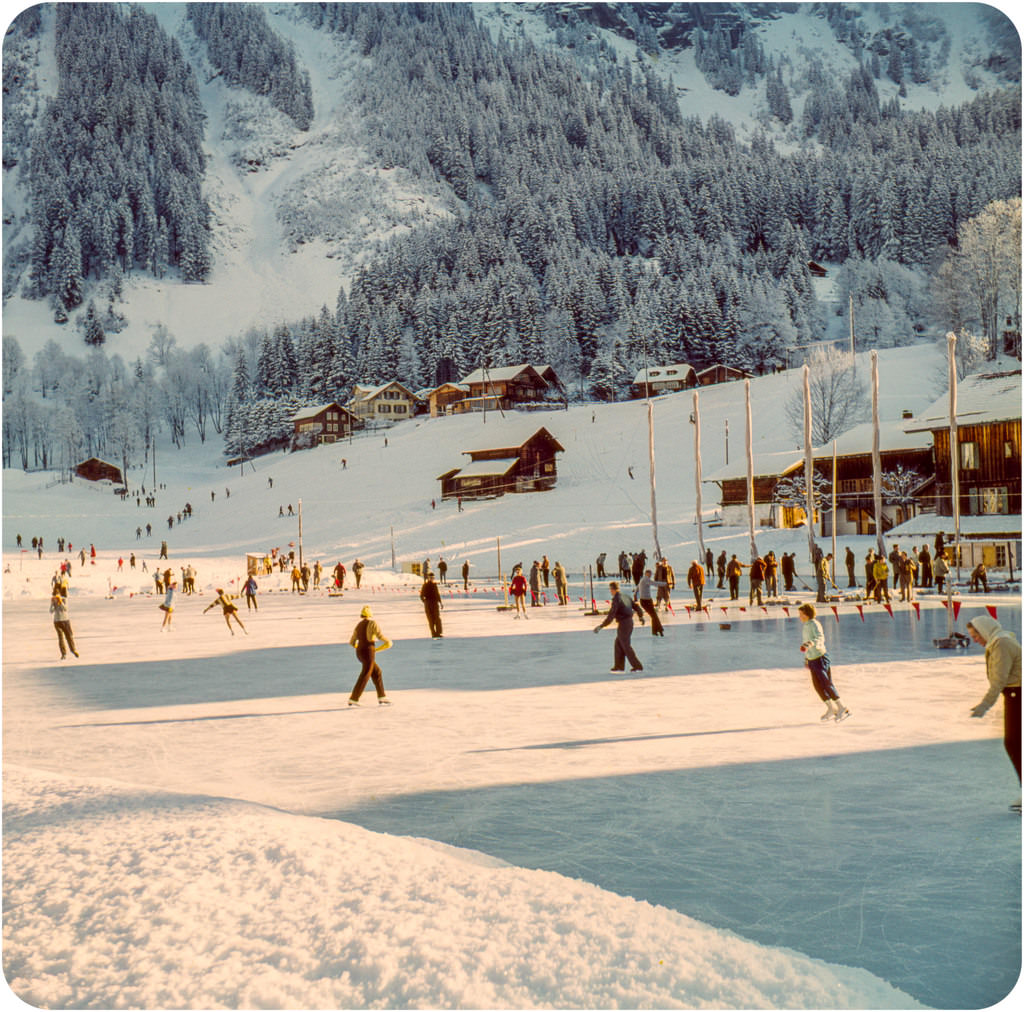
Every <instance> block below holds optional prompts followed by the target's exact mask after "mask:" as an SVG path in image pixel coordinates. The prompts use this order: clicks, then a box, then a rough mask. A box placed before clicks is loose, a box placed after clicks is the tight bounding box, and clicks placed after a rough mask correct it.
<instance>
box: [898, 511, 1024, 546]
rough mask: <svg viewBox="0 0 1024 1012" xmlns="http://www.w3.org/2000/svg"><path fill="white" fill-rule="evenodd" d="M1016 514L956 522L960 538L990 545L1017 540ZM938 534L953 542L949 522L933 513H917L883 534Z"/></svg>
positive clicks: (993, 514)
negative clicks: (990, 541)
mask: <svg viewBox="0 0 1024 1012" xmlns="http://www.w3.org/2000/svg"><path fill="white" fill-rule="evenodd" d="M1020 526H1021V525H1020V514H1019V513H1017V514H1003V513H986V514H984V515H981V516H965V517H961V518H960V536H961V537H962V538H970V539H971V540H978V539H979V538H985V539H989V540H993V541H1004V540H1007V539H1015V540H1018V539H1019V538H1020ZM939 531H942V532H943V533H944V534H945V535H946V541H947V542H949V541H952V540H953V518H952V517H949V516H939V514H937V513H921V514H919V515H918V516H916V517H913V518H911V519H910V520H904V521H903V523H901V524H900V525H899V526H898V527H893V528H891V529H890V530H888V531H886V534H885V536H886V538H892V539H896V538H934V537H935V535H936V534H938V533H939Z"/></svg>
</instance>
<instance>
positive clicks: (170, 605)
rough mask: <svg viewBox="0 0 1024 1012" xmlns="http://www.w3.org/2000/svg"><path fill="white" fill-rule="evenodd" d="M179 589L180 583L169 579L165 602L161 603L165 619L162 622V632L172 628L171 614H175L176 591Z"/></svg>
mask: <svg viewBox="0 0 1024 1012" xmlns="http://www.w3.org/2000/svg"><path fill="white" fill-rule="evenodd" d="M177 589H178V584H177V583H175V581H174V580H168V581H167V589H166V591H165V593H164V600H163V604H161V605H160V610H161V611H162V612H163V613H164V620H163V622H161V623H160V631H161V632H163V631H164V630H165V629H170V628H171V616H172V615H173V614H174V592H175V591H176V590H177Z"/></svg>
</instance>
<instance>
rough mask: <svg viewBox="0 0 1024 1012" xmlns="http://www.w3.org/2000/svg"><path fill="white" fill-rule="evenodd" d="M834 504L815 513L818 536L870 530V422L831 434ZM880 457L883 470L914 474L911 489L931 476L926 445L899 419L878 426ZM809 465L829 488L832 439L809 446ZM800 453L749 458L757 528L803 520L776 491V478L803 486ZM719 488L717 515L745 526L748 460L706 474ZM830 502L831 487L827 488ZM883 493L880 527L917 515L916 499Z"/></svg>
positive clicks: (801, 509) (872, 519)
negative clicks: (833, 508)
mask: <svg viewBox="0 0 1024 1012" xmlns="http://www.w3.org/2000/svg"><path fill="white" fill-rule="evenodd" d="M835 442H836V447H835V450H836V508H837V511H838V515H837V516H836V517H835V518H834V521H833V518H832V516H831V510H829V511H823V512H822V514H820V515H818V516H815V518H814V520H815V522H816V523H820V524H821V532H822V534H823V535H826V534H831V533H832V524H833V522H835V524H836V533H837V534H874V533H875V507H874V466H873V463H872V459H871V442H872V426H871V424H870V423H864V424H863V425H857V426H854V428H852V429H850V430H849V431H848V432H845V433H843V435H841V436H839V437H838V438H837V439H836V441H835ZM879 442H880V457H881V464H882V471H883V473H885V472H895V471H896V470H897V469H898V468H903V470H904V471H905V472H907V473H908V474H911V475H916V476H917V478H916V479H915V491H919V490H923V489H924V488H926V487H927V486H928V485H929V483H930V481H931V479H932V476H933V471H932V460H931V456H932V455H931V446H930V443H929V440H927V439H923V438H922V437H921V435H920V433H908V432H906V431H904V428H903V422H902V420H900V421H889V422H885V423H883V424H882V425H881V427H880V432H879ZM814 470H815V471H816V472H817V473H819V474H821V475H823V476H824V478H825V479H826V481H827V482H828V486H829V489H830V490H831V483H832V444H831V443H829V444H828V445H827V446H819V447H815V449H814ZM803 474H804V457H803V453H802V452H800V451H799V450H791V451H786V452H783V453H769V454H760V455H757V456H755V457H754V522H755V523H756V524H758V525H759V526H762V527H783V528H787V527H799V526H802V525H803V524H804V523H806V521H807V513H806V510H805V508H804V506H803V505H802V504H801V505H787V504H786V503H785V502H783V501H780V499H779V497H778V496H777V494H776V488H777V486H778V483H779V482H780V481H782V480H783V479H789V480H790V481H791V482H795V483H797V485H798V487H800V488H802V487H803ZM706 481H708V482H709V483H713V484H716V485H718V486H719V487H720V488H721V490H722V497H721V514H722V521H723V523H725V524H729V525H737V526H745V525H746V524H747V522H748V514H747V465H746V459H745V458H740V459H738V460H737V461H736V462H735V463H733V464H731V465H730V466H729V467H726V468H723V469H721V470H720V471H717V472H716V473H715V474H713V475H711V476H710V477H708V478H707V479H706ZM828 495H829V497H830V499H829V505H830V506H831V492H829V493H828ZM892 498H893V497H892V496H888V497H887V496H885V495H883V498H882V530H883V531H888V530H889V529H890V528H891V527H894V526H896V525H897V524H900V523H903V522H904V521H905V520H907V519H909V518H910V517H912V516H914V515H916V513H917V512H918V511H919V509H920V508H921V507H920V504H919V503H918V502H916V501H909V502H908V501H904V502H887V501H886V500H887V499H892Z"/></svg>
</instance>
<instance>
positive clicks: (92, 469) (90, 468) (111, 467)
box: [75, 457, 124, 485]
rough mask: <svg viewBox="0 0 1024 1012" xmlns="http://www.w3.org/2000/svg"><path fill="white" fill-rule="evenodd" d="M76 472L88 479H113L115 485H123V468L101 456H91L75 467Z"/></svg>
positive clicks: (80, 476)
mask: <svg viewBox="0 0 1024 1012" xmlns="http://www.w3.org/2000/svg"><path fill="white" fill-rule="evenodd" d="M75 474H77V475H78V477H79V478H84V479H85V480H86V481H112V482H114V484H115V485H123V484H124V477H123V476H122V474H121V468H119V467H117V465H115V464H111V463H110V462H109V461H106V460H100V458H99V457H90V458H89V459H88V460H83V461H82V463H81V464H79V465H77V467H75Z"/></svg>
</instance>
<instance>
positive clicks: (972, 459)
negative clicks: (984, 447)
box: [960, 442, 980, 471]
mask: <svg viewBox="0 0 1024 1012" xmlns="http://www.w3.org/2000/svg"><path fill="white" fill-rule="evenodd" d="M979 466H980V463H979V459H978V444H977V443H975V442H963V443H961V444H960V468H961V470H963V471H977V470H978V468H979Z"/></svg>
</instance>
